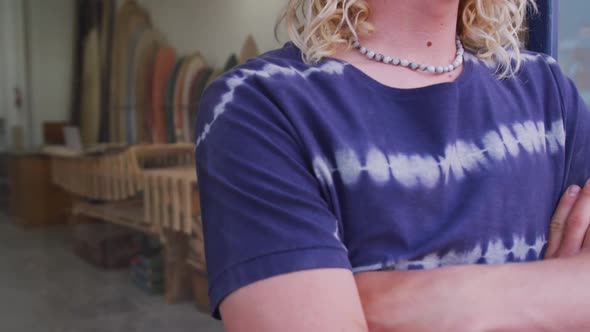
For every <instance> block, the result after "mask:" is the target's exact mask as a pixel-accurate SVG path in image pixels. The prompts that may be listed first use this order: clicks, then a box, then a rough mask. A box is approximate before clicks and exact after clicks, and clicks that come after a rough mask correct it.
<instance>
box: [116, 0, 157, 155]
mask: <svg viewBox="0 0 590 332" xmlns="http://www.w3.org/2000/svg"><path fill="white" fill-rule="evenodd" d="M146 26H147V27H149V26H151V21H150V18H149V15H148V14H147V12H146V11H145V10H144V9H143V8H141V7H140V6H139V5H138V4H137V2H136V1H135V0H126V1H125V2H124V3H123V5H122V6H121V8H120V9H119V11H118V12H117V15H116V18H115V27H114V32H113V53H112V66H111V86H110V92H111V95H110V109H109V140H110V141H111V142H114V143H117V142H123V141H124V140H125V137H124V136H123V137H122V136H121V133H122V132H124V130H125V129H121V126H123V125H124V123H125V122H124V121H122V120H124V119H125V117H124V115H121V113H123V109H124V106H125V105H124V104H125V97H126V93H125V90H126V84H127V80H126V78H127V74H128V70H127V69H128V66H129V63H128V62H129V60H128V59H129V56H128V53H129V44H130V41H131V38H132V36H133V33H134V31H136V30H137V29H139V28H140V27H146Z"/></svg>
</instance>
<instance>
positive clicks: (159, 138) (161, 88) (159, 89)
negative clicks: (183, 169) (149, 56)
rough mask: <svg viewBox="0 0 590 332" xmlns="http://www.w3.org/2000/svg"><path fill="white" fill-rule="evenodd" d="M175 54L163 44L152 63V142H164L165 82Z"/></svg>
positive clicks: (174, 59) (174, 61)
mask: <svg viewBox="0 0 590 332" xmlns="http://www.w3.org/2000/svg"><path fill="white" fill-rule="evenodd" d="M176 60H177V55H176V51H174V49H173V48H171V47H168V46H165V47H162V48H160V49H159V50H158V53H157V54H156V60H155V63H154V75H153V78H152V79H153V85H152V121H151V123H152V130H153V132H152V137H153V139H152V142H154V143H166V125H165V123H166V120H165V117H164V114H165V99H164V97H165V92H166V83H167V82H168V78H169V76H170V73H171V71H172V68H173V67H174V64H175V63H176Z"/></svg>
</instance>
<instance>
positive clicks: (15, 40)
mask: <svg viewBox="0 0 590 332" xmlns="http://www.w3.org/2000/svg"><path fill="white" fill-rule="evenodd" d="M24 8H25V7H24V6H23V2H22V1H21V0H3V1H1V2H0V35H1V38H0V50H1V51H2V56H1V57H0V67H1V68H0V73H1V74H0V80H1V81H2V84H0V90H2V91H1V92H0V107H1V108H2V110H1V115H0V116H2V117H3V118H4V120H5V128H4V129H5V133H4V134H5V136H4V137H2V144H1V145H2V146H0V149H5V148H8V147H10V146H11V145H12V134H11V133H12V132H11V128H12V127H14V126H20V127H22V128H23V129H24V130H25V137H23V138H24V142H23V143H25V145H27V146H30V145H31V143H32V142H31V135H29V134H30V130H29V126H30V121H29V120H30V114H29V105H28V103H27V100H26V96H27V93H28V91H27V71H26V45H25V26H24V20H25V13H24ZM17 87H18V88H19V89H20V90H21V91H22V92H23V94H24V96H25V99H24V100H23V103H22V106H21V108H20V109H17V107H16V106H15V103H14V95H15V93H14V89H15V88H17Z"/></svg>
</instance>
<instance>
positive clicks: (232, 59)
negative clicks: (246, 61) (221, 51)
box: [223, 54, 240, 72]
mask: <svg viewBox="0 0 590 332" xmlns="http://www.w3.org/2000/svg"><path fill="white" fill-rule="evenodd" d="M239 62H240V61H239V60H238V57H237V56H236V55H235V54H232V55H230V56H229V58H228V59H227V61H226V62H225V66H223V71H224V72H226V71H228V70H230V69H232V68H233V67H235V66H237V65H238V64H239Z"/></svg>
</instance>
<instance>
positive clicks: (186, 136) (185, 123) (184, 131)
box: [174, 53, 205, 142]
mask: <svg viewBox="0 0 590 332" xmlns="http://www.w3.org/2000/svg"><path fill="white" fill-rule="evenodd" d="M204 66H205V59H203V57H202V56H201V55H200V54H198V53H196V54H193V55H192V56H190V57H188V58H187V59H186V60H185V64H184V73H183V77H182V80H181V81H180V82H177V84H178V86H179V87H180V88H177V89H176V93H177V94H178V95H179V96H178V98H176V100H177V104H176V105H175V106H174V108H175V111H176V113H175V115H176V117H175V119H177V120H180V121H176V130H177V133H176V134H177V135H176V140H177V142H190V141H191V136H190V126H191V117H190V113H189V102H190V92H191V91H190V88H191V83H192V80H193V78H194V77H195V75H196V74H197V72H198V71H199V70H201V69H202V68H204Z"/></svg>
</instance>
